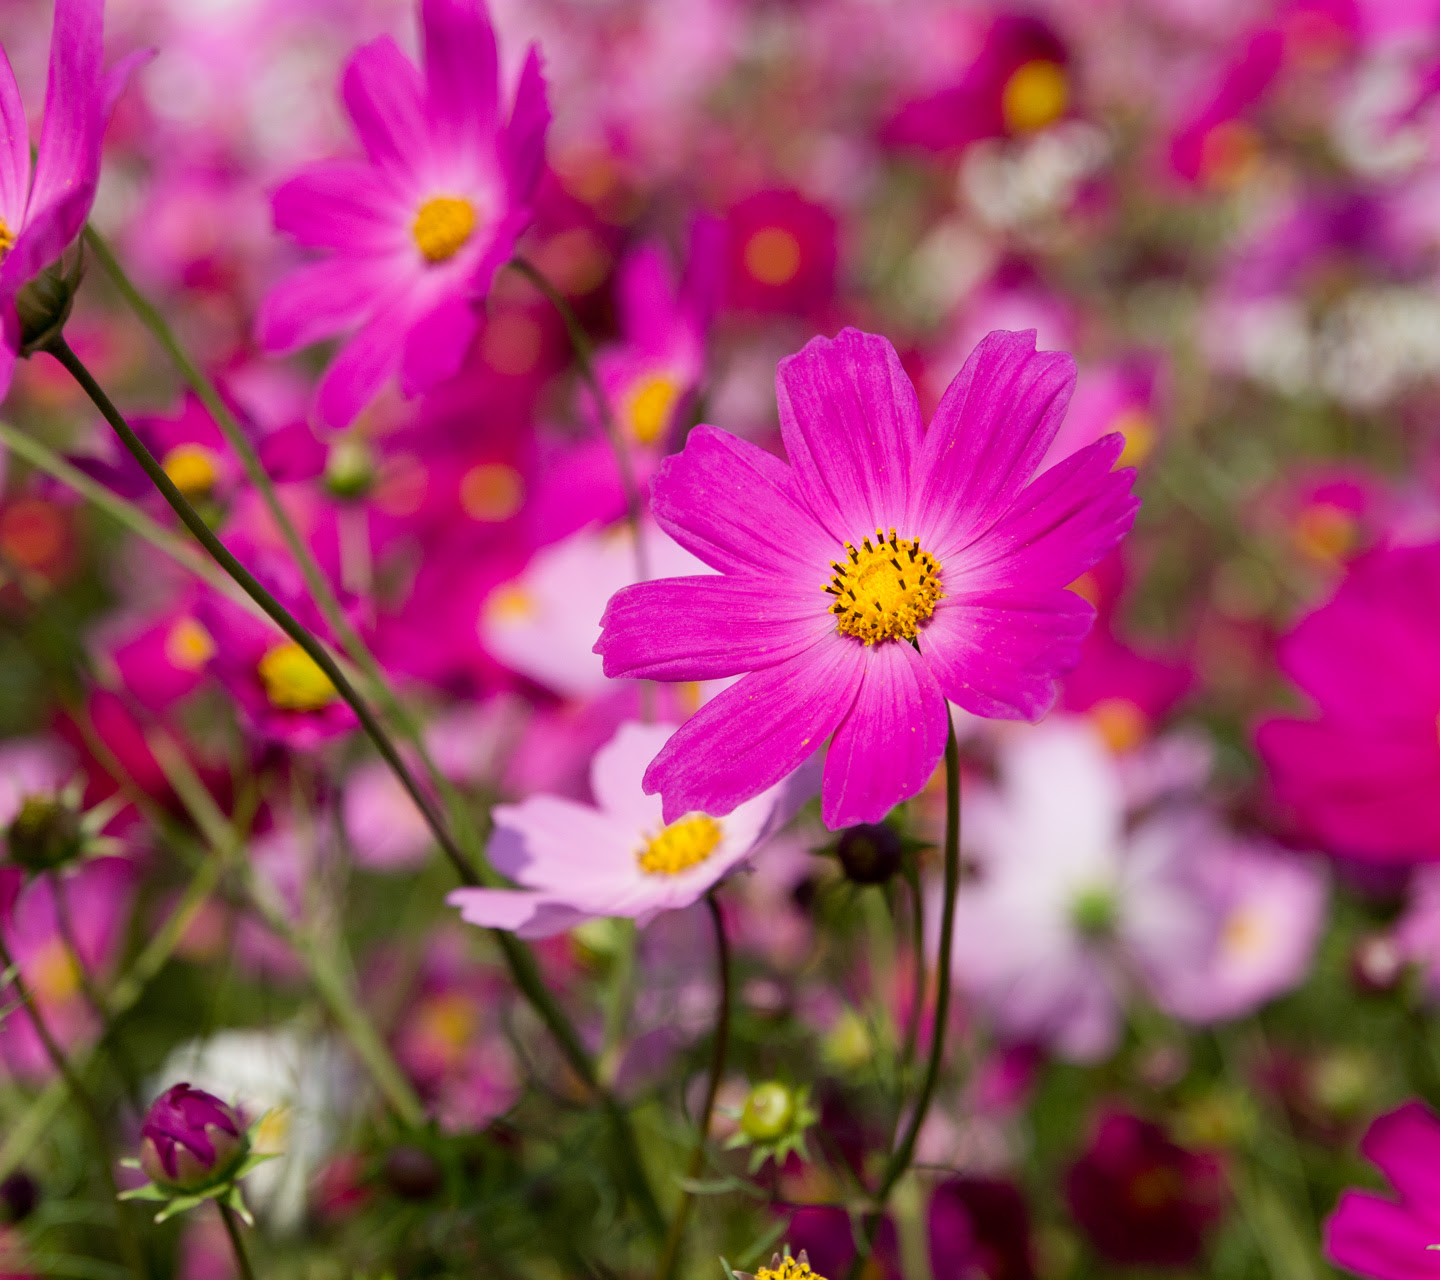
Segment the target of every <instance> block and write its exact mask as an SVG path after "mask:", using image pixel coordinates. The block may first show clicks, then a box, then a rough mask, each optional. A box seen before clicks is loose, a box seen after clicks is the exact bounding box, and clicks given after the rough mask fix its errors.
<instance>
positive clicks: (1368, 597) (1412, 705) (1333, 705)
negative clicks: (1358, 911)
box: [1257, 544, 1440, 863]
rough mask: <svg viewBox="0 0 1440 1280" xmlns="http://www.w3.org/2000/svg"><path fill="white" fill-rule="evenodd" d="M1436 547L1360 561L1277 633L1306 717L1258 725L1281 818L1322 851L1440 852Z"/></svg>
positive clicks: (1420, 856) (1439, 855) (1405, 857)
mask: <svg viewBox="0 0 1440 1280" xmlns="http://www.w3.org/2000/svg"><path fill="white" fill-rule="evenodd" d="M1437 614H1440V544H1435V545H1430V546H1423V547H1404V548H1397V549H1394V550H1387V551H1378V552H1374V553H1372V554H1370V555H1367V556H1364V557H1362V558H1361V559H1360V560H1358V561H1357V562H1356V563H1355V565H1354V567H1353V568H1352V569H1351V570H1350V573H1349V574H1348V575H1347V576H1346V578H1345V580H1344V581H1343V582H1342V583H1341V584H1340V587H1339V589H1338V590H1337V591H1336V593H1335V595H1334V597H1333V598H1332V599H1331V600H1330V601H1329V603H1328V604H1325V605H1323V606H1321V607H1320V608H1319V609H1317V610H1316V611H1315V612H1314V613H1312V614H1310V615H1309V617H1307V618H1305V619H1303V620H1302V621H1301V622H1300V624H1299V625H1298V626H1297V627H1296V628H1295V629H1294V630H1293V631H1292V632H1291V633H1290V634H1289V635H1288V636H1286V637H1285V639H1284V641H1282V643H1281V646H1280V666H1281V668H1282V669H1283V670H1284V672H1285V674H1286V675H1288V676H1289V677H1290V678H1291V679H1292V680H1293V681H1294V682H1295V683H1296V684H1297V685H1299V686H1300V688H1301V689H1303V690H1304V691H1305V692H1306V693H1307V694H1309V695H1310V697H1311V698H1312V699H1313V700H1314V703H1315V706H1316V709H1317V711H1318V715H1317V716H1315V717H1314V718H1312V719H1306V720H1292V719H1275V720H1270V721H1268V722H1267V723H1265V724H1262V725H1261V726H1260V729H1259V733H1258V735H1257V737H1258V743H1259V747H1260V754H1261V755H1262V756H1263V757H1264V759H1265V763H1266V765H1267V766H1269V770H1270V777H1271V785H1272V787H1273V789H1274V792H1275V797H1276V800H1277V802H1278V803H1279V805H1280V807H1281V808H1282V810H1283V811H1284V815H1285V817H1286V818H1287V819H1288V820H1289V821H1291V822H1292V823H1293V824H1294V825H1295V826H1296V827H1297V828H1298V832H1299V834H1301V835H1302V836H1305V837H1308V838H1310V839H1313V840H1316V841H1318V842H1319V843H1320V844H1322V845H1324V846H1325V848H1326V850H1327V851H1328V852H1331V853H1340V854H1346V855H1348V856H1351V857H1356V858H1365V859H1368V860H1371V861H1376V862H1391V863H1410V862H1433V861H1436V860H1437V859H1440V737H1437V724H1440V632H1437V630H1436V627H1435V619H1436V616H1437Z"/></svg>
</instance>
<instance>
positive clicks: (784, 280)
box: [725, 191, 837, 315]
mask: <svg viewBox="0 0 1440 1280" xmlns="http://www.w3.org/2000/svg"><path fill="white" fill-rule="evenodd" d="M725 227H726V240H727V245H728V248H727V255H726V257H727V263H728V265H727V270H726V288H725V296H726V301H727V302H728V303H729V305H730V306H732V307H735V308H736V309H737V310H740V311H757V312H775V311H789V312H798V313H800V314H802V315H808V314H813V313H815V312H818V311H820V310H822V309H823V308H824V307H825V306H826V305H827V304H828V303H829V302H830V300H831V298H832V297H833V296H834V293H835V262H836V235H837V231H836V225H835V217H834V215H833V214H832V213H831V212H830V211H829V210H828V209H826V208H824V207H823V206H821V205H818V204H813V203H811V202H810V201H809V200H807V199H805V197H804V196H802V195H800V194H799V193H798V192H796V191H759V192H756V194H755V195H753V196H749V197H747V198H746V199H744V200H742V201H740V203H739V204H737V205H735V206H734V208H732V209H731V210H730V213H729V215H728V216H727V218H726V220H725Z"/></svg>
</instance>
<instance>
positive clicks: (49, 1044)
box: [0, 936, 146, 1280]
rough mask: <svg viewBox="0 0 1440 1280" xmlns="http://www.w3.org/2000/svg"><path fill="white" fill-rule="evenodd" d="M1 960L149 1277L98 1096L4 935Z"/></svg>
mask: <svg viewBox="0 0 1440 1280" xmlns="http://www.w3.org/2000/svg"><path fill="white" fill-rule="evenodd" d="M0 963H3V964H4V966H5V969H6V972H7V973H9V974H10V975H11V977H10V981H11V982H12V983H13V984H14V986H15V995H16V997H17V999H18V1000H19V1001H20V1003H21V1004H22V1005H24V1006H25V1011H26V1013H27V1014H28V1015H29V1017H30V1025H31V1026H32V1027H34V1028H35V1035H36V1036H37V1037H38V1038H39V1040H40V1044H41V1045H42V1047H43V1048H44V1050H45V1056H46V1057H48V1058H49V1059H50V1063H51V1065H52V1066H53V1067H54V1068H55V1070H56V1071H57V1072H58V1073H59V1075H60V1077H61V1079H63V1080H64V1081H65V1086H66V1088H67V1089H69V1091H70V1096H71V1097H72V1098H74V1099H75V1103H76V1105H77V1106H78V1107H79V1108H80V1110H81V1111H83V1112H84V1113H85V1118H86V1119H87V1120H88V1121H89V1122H90V1130H91V1136H92V1137H93V1138H94V1140H95V1154H96V1156H97V1157H98V1158H99V1160H100V1171H101V1173H102V1175H103V1176H104V1179H105V1187H106V1190H107V1191H108V1192H109V1199H110V1202H111V1203H112V1204H113V1205H114V1206H115V1218H116V1223H117V1228H116V1229H117V1231H118V1234H119V1238H120V1248H121V1251H122V1252H123V1253H124V1255H125V1261H126V1263H127V1264H128V1265H129V1267H130V1269H131V1270H132V1271H133V1272H134V1273H135V1275H136V1276H137V1277H138V1278H139V1280H145V1276H146V1267H145V1259H144V1255H143V1254H142V1253H141V1250H140V1240H139V1237H137V1236H136V1234H135V1230H134V1224H133V1223H132V1222H131V1220H130V1213H129V1210H128V1209H127V1207H126V1206H125V1204H124V1203H123V1202H121V1201H120V1199H119V1196H120V1189H119V1187H117V1186H116V1185H115V1152H114V1150H113V1149H112V1148H111V1146H110V1134H109V1132H108V1131H107V1130H106V1128H105V1117H104V1116H103V1115H101V1114H100V1108H99V1106H98V1105H97V1104H96V1102H95V1099H94V1098H92V1097H91V1096H90V1091H89V1090H88V1089H86V1088H85V1086H84V1085H83V1084H82V1083H81V1081H80V1077H79V1076H78V1075H77V1074H76V1072H75V1068H74V1067H72V1066H71V1065H70V1060H69V1059H68V1058H67V1057H66V1056H65V1051H64V1050H63V1049H62V1048H61V1047H60V1044H59V1042H58V1041H57V1040H56V1039H55V1037H54V1035H53V1034H52V1033H51V1031H50V1027H49V1024H48V1023H47V1022H46V1021H45V1019H44V1017H43V1016H42V1015H41V1013H40V1006H39V1005H38V1004H36V1002H35V996H34V993H33V992H32V991H31V990H30V989H29V987H28V986H27V985H26V982H25V978H24V976H23V975H22V973H21V971H20V966H19V965H18V964H16V963H15V960H14V957H12V956H11V954H10V947H9V945H8V944H7V943H6V942H5V940H4V938H3V936H0Z"/></svg>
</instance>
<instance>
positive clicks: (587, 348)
mask: <svg viewBox="0 0 1440 1280" xmlns="http://www.w3.org/2000/svg"><path fill="white" fill-rule="evenodd" d="M505 265H506V266H508V267H510V268H511V270H513V271H516V272H518V273H519V274H520V275H522V276H524V277H525V279H527V280H528V281H529V282H530V283H531V284H532V285H534V286H535V288H537V289H538V290H539V291H540V292H541V293H542V294H543V295H544V297H545V300H546V301H547V302H548V303H549V304H550V305H551V306H552V307H554V308H555V311H556V314H557V315H559V317H560V319H561V321H562V322H563V323H564V325H565V332H566V334H567V335H568V336H569V338H570V349H571V350H572V351H573V352H574V354H575V363H576V365H578V366H579V369H580V376H581V377H582V378H583V379H584V380H585V385H586V387H588V388H589V390H590V394H591V396H592V397H593V398H594V400H595V409H596V412H597V413H598V414H599V415H600V426H601V428H602V429H603V430H604V432H605V438H606V439H607V440H608V441H609V442H610V449H611V452H612V453H614V455H615V467H616V469H617V470H618V471H619V473H620V487H621V488H622V489H623V490H624V492H625V518H626V520H627V521H628V522H629V525H630V532H631V534H632V535H633V537H634V539H635V577H636V581H638V582H645V581H647V580H648V579H649V577H650V569H649V558H648V556H647V554H646V551H645V544H644V543H643V542H642V541H641V538H640V526H641V522H642V519H643V516H644V511H645V505H644V501H643V499H642V497H641V494H640V485H639V483H638V481H637V480H636V478H635V467H634V465H633V463H632V462H631V459H630V450H629V449H628V448H627V447H626V445H625V437H624V435H623V434H622V433H621V431H620V426H619V424H618V423H617V422H616V421H615V415H614V413H612V412H611V409H610V400H609V397H608V396H606V394H605V389H604V387H602V386H601V385H600V377H599V375H598V374H597V373H596V372H595V350H594V348H593V347H592V346H591V343H590V337H589V335H588V334H587V333H586V332H585V329H584V326H583V325H581V323H580V320H579V317H577V316H576V314H575V311H574V308H572V307H571V306H570V304H569V302H567V301H566V300H565V295H564V294H562V293H561V292H560V290H559V289H557V288H556V287H555V286H554V285H553V284H551V283H550V281H549V280H548V279H546V277H545V274H544V272H542V271H541V270H540V268H539V267H537V266H535V264H534V263H532V262H530V261H529V260H528V259H526V258H522V257H520V256H519V255H518V254H517V255H516V256H515V257H513V258H511V259H510V261H509V262H508V263H506V264H505Z"/></svg>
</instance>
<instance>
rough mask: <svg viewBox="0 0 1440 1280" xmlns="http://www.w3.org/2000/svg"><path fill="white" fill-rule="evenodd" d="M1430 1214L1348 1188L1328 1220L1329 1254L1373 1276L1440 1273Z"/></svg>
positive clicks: (1401, 1278) (1414, 1279)
mask: <svg viewBox="0 0 1440 1280" xmlns="http://www.w3.org/2000/svg"><path fill="white" fill-rule="evenodd" d="M1436 1237H1437V1228H1436V1226H1435V1225H1434V1223H1433V1220H1432V1219H1431V1217H1430V1215H1424V1216H1422V1215H1420V1214H1417V1213H1416V1212H1415V1211H1414V1210H1413V1209H1411V1208H1410V1207H1409V1206H1406V1205H1398V1204H1394V1203H1392V1202H1391V1201H1389V1200H1384V1199H1381V1197H1379V1196H1377V1195H1371V1194H1370V1193H1368V1192H1364V1191H1346V1192H1345V1193H1344V1194H1342V1195H1341V1197H1340V1202H1339V1204H1338V1205H1336V1207H1335V1212H1334V1213H1332V1214H1331V1215H1330V1218H1329V1220H1328V1221H1327V1222H1326V1223H1325V1246H1324V1247H1325V1256H1326V1257H1327V1258H1329V1259H1330V1261H1331V1262H1334V1263H1335V1264H1337V1265H1338V1266H1341V1267H1344V1268H1345V1269H1346V1270H1347V1271H1353V1272H1355V1273H1356V1274H1357V1275H1362V1276H1367V1277H1370V1278H1371V1280H1422V1277H1425V1276H1434V1275H1437V1274H1440V1257H1437V1256H1436V1254H1434V1253H1432V1252H1431V1251H1430V1248H1429V1246H1430V1245H1432V1244H1437V1243H1440V1240H1437V1238H1436Z"/></svg>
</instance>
